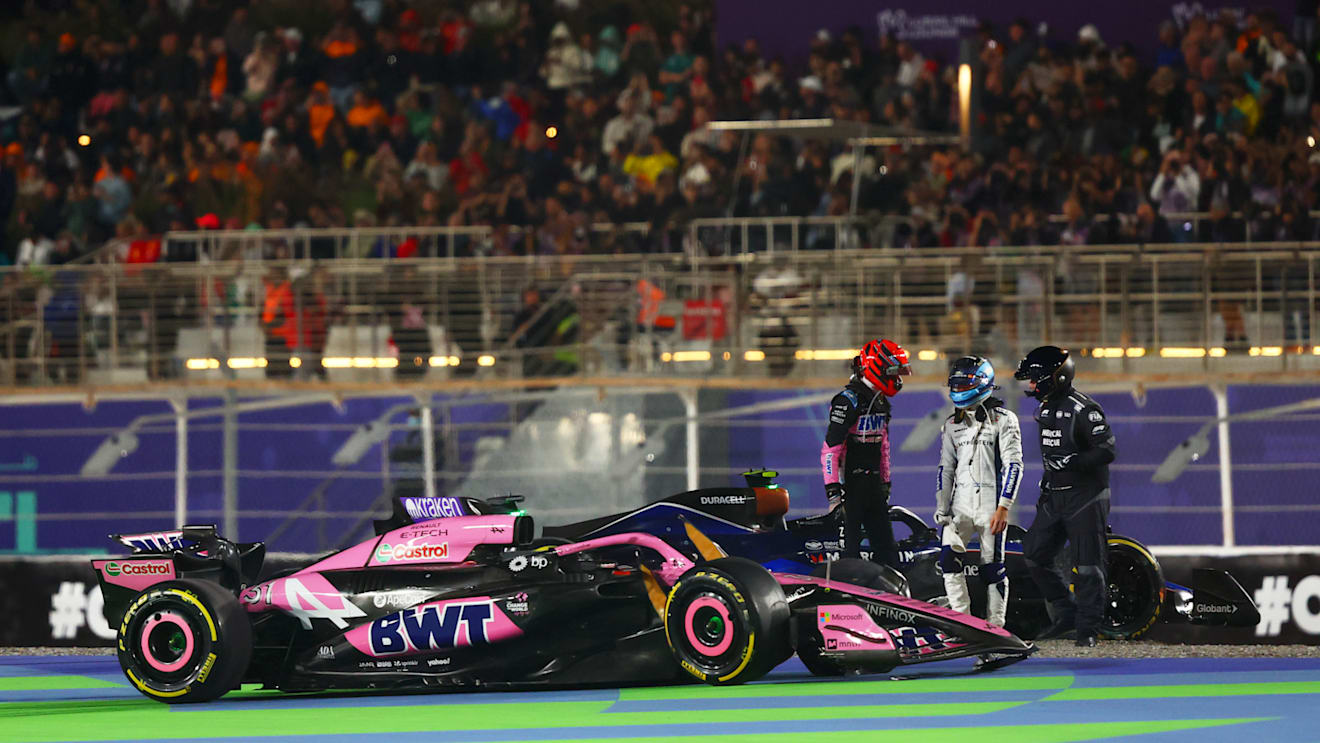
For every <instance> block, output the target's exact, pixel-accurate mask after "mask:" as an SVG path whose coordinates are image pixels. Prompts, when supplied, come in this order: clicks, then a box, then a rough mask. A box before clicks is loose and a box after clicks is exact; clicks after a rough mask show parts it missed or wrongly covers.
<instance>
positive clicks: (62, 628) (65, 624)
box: [50, 581, 87, 640]
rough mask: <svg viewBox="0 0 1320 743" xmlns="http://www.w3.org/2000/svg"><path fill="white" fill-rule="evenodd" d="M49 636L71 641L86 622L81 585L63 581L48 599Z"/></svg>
mask: <svg viewBox="0 0 1320 743" xmlns="http://www.w3.org/2000/svg"><path fill="white" fill-rule="evenodd" d="M50 610H51V611H50V636H51V637H53V638H55V639H57V640H60V639H72V638H73V637H76V636H77V635H78V628H79V627H81V626H83V623H84V622H86V621H87V593H86V591H85V590H84V589H83V584H82V583H79V582H72V583H71V582H69V581H65V582H63V583H61V584H60V590H59V591H57V592H56V593H55V595H53V596H51V597H50Z"/></svg>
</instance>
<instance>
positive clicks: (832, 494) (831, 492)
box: [825, 482, 844, 511]
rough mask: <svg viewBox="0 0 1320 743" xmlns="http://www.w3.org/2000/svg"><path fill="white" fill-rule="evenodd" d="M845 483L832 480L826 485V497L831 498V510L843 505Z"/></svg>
mask: <svg viewBox="0 0 1320 743" xmlns="http://www.w3.org/2000/svg"><path fill="white" fill-rule="evenodd" d="M843 494H844V489H843V483H838V482H832V483H829V484H827V485H826V486H825V497H826V498H829V500H830V510H831V511H833V510H834V509H836V508H838V507H839V506H841V505H843Z"/></svg>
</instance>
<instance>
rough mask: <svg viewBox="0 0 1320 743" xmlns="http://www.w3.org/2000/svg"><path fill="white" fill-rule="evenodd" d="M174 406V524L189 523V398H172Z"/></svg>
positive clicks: (171, 402) (179, 525) (180, 525)
mask: <svg viewBox="0 0 1320 743" xmlns="http://www.w3.org/2000/svg"><path fill="white" fill-rule="evenodd" d="M170 405H171V406H173V407H174V526H176V527H178V528H182V527H183V525H184V524H186V523H188V398H186V397H183V398H174V399H173V400H170Z"/></svg>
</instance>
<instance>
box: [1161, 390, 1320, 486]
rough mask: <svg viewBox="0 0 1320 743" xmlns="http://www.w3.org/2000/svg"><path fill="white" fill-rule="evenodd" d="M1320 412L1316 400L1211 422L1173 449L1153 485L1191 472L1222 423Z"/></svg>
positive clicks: (1252, 411) (1216, 419) (1318, 403)
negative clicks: (1213, 433)
mask: <svg viewBox="0 0 1320 743" xmlns="http://www.w3.org/2000/svg"><path fill="white" fill-rule="evenodd" d="M1317 408H1320V397H1313V398H1311V399H1310V400H1303V401H1301V402H1294V403H1289V404H1287V405H1276V406H1275V407H1272V408H1261V409H1260V410H1251V411H1248V412H1246V413H1237V414H1235V415H1225V416H1220V417H1218V418H1214V419H1212V420H1210V421H1207V422H1206V424H1205V425H1203V426H1201V429H1200V430H1199V431H1197V432H1196V433H1194V434H1192V435H1191V436H1188V437H1187V438H1186V439H1185V440H1183V442H1182V443H1180V444H1178V445H1177V446H1176V447H1174V448H1173V451H1171V452H1169V454H1168V456H1166V457H1165V458H1164V462H1162V463H1161V464H1160V466H1159V468H1157V469H1156V470H1155V474H1154V475H1152V476H1151V478H1150V481H1151V482H1161V483H1163V482H1173V481H1174V480H1176V479H1177V478H1178V476H1179V475H1181V474H1182V472H1183V470H1185V469H1187V465H1189V464H1191V463H1192V462H1195V461H1197V460H1198V459H1200V458H1201V457H1203V456H1205V455H1206V453H1207V452H1209V451H1210V438H1209V436H1208V435H1207V434H1209V433H1210V429H1211V428H1214V427H1215V426H1217V425H1220V424H1221V423H1232V422H1235V421H1251V420H1270V419H1274V418H1278V417H1279V416H1283V415H1287V414H1289V413H1300V412H1303V411H1307V410H1315V409H1317Z"/></svg>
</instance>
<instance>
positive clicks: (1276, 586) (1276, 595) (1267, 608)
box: [1256, 575, 1292, 637]
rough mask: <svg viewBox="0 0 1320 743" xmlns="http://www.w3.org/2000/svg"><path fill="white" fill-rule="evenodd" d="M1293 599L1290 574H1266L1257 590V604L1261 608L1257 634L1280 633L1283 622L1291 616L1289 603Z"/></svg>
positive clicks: (1263, 635) (1271, 634)
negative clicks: (1289, 585)
mask: <svg viewBox="0 0 1320 743" xmlns="http://www.w3.org/2000/svg"><path fill="white" fill-rule="evenodd" d="M1291 601H1292V590H1291V589H1289V588H1288V576H1286V575H1269V576H1266V577H1265V580H1263V581H1261V584H1260V588H1259V589H1258V590H1257V591H1256V606H1257V608H1259V609H1260V624H1257V625H1256V635H1257V636H1260V637H1266V636H1269V637H1273V636H1274V635H1277V634H1279V631H1280V630H1282V629H1283V623H1284V622H1286V621H1288V617H1289V616H1290V614H1289V612H1288V604H1289V603H1290V602H1291Z"/></svg>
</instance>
